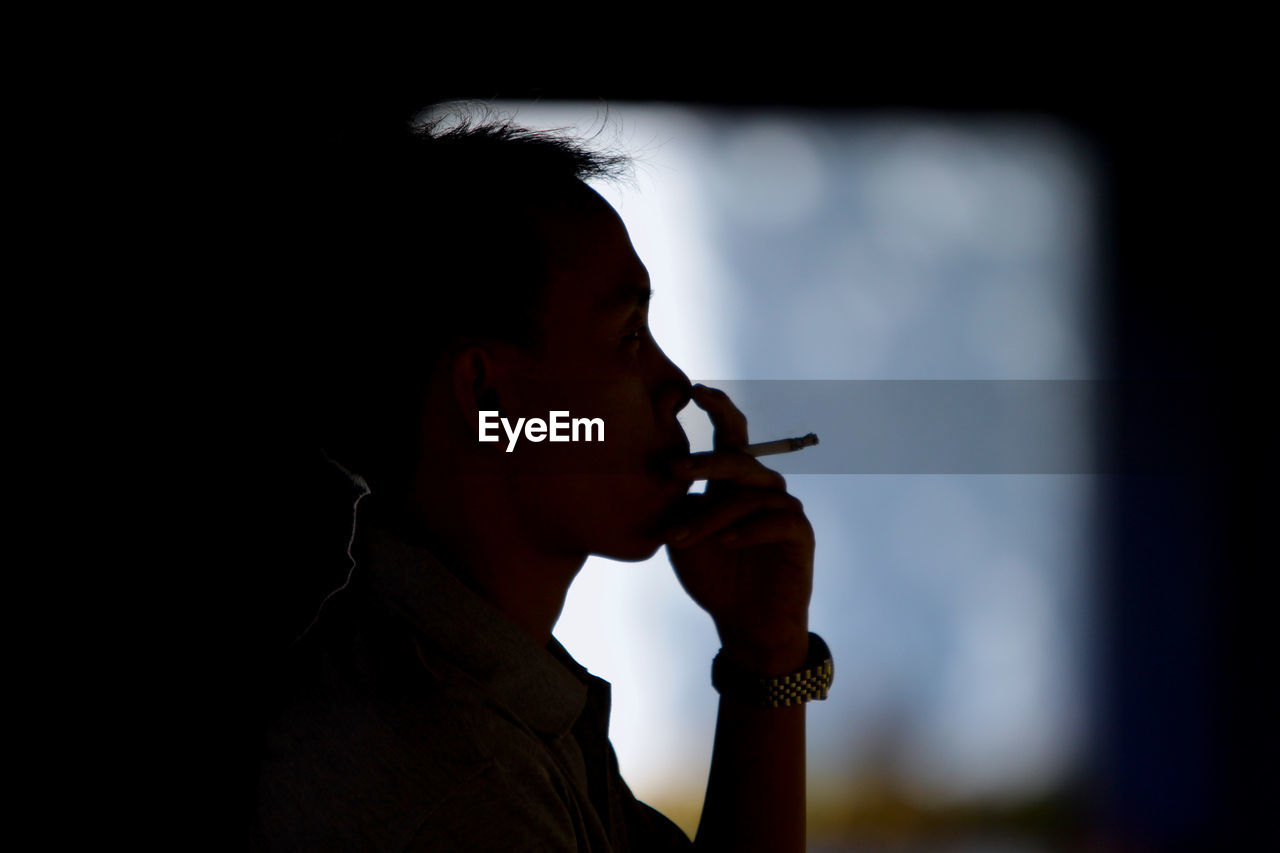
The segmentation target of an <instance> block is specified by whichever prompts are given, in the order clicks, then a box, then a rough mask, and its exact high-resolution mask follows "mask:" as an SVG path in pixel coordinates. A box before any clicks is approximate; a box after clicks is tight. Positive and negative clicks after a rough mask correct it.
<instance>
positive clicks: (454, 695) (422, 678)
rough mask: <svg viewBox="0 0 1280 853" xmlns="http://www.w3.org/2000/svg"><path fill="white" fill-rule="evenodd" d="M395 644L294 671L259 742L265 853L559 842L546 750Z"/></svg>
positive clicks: (359, 639) (303, 654)
mask: <svg viewBox="0 0 1280 853" xmlns="http://www.w3.org/2000/svg"><path fill="white" fill-rule="evenodd" d="M396 640H397V638H395V637H392V636H389V635H387V634H386V632H383V631H372V632H371V631H368V630H361V631H356V632H352V633H350V635H349V636H347V637H344V638H343V640H342V642H334V641H333V640H332V638H331V637H321V638H319V639H318V640H317V642H315V643H313V644H311V645H310V646H308V647H307V648H305V649H303V650H301V651H300V653H299V654H298V655H297V657H296V658H295V659H294V660H293V661H292V663H291V665H290V666H289V668H288V671H287V673H286V674H285V678H286V679H287V684H286V685H285V687H284V688H283V690H282V692H283V699H282V701H281V702H280V704H279V707H278V710H277V713H276V714H275V716H274V719H273V720H272V722H271V723H270V725H269V726H267V728H266V731H265V734H264V737H263V740H262V748H261V753H260V763H259V778H258V828H257V831H258V833H259V835H261V836H264V837H265V838H266V839H268V840H269V841H270V842H271V846H272V849H275V848H277V847H281V848H286V849H287V848H296V849H333V848H357V849H406V848H410V849H411V848H412V845H413V844H414V843H415V842H414V839H421V838H424V837H431V838H439V837H442V834H443V835H444V836H447V835H448V834H449V833H452V832H461V831H463V830H466V831H467V832H468V833H470V834H474V833H475V832H478V831H482V830H484V829H486V828H487V829H489V830H493V831H497V830H498V829H500V828H509V827H510V826H512V825H516V826H522V827H524V830H525V831H527V832H529V833H530V834H531V835H532V837H547V838H552V837H557V833H558V834H560V835H563V834H564V832H565V828H566V827H568V826H571V825H572V818H571V814H570V812H571V797H570V795H569V791H568V789H567V787H566V783H565V780H564V779H563V777H562V775H561V774H560V772H559V770H558V769H557V767H556V765H555V762H554V761H552V760H551V758H550V755H549V753H548V751H547V748H546V745H545V744H543V743H542V742H541V740H540V739H539V738H538V737H537V736H536V735H535V734H533V733H532V732H530V731H528V730H527V729H526V728H524V727H523V726H522V725H521V724H520V723H519V722H518V721H516V720H514V719H512V718H510V717H508V716H507V715H505V714H504V713H503V712H502V710H501V709H500V708H497V707H495V706H494V705H493V704H491V703H490V702H488V701H487V700H486V698H485V696H484V693H483V691H482V690H479V689H476V688H475V686H473V685H470V684H468V683H467V682H466V681H465V680H453V679H446V678H441V677H439V676H438V675H437V674H433V673H432V672H430V671H429V670H428V669H427V668H426V667H424V666H422V665H421V663H420V661H418V660H417V657H416V655H415V653H414V650H413V646H412V643H411V642H409V643H404V642H397V641H396ZM504 831H509V830H504ZM569 832H570V833H571V832H572V830H569ZM570 838H572V834H570ZM507 846H508V847H509V846H510V845H507ZM475 849H486V848H485V847H483V846H479V847H476V848H475ZM499 849H500V848H499Z"/></svg>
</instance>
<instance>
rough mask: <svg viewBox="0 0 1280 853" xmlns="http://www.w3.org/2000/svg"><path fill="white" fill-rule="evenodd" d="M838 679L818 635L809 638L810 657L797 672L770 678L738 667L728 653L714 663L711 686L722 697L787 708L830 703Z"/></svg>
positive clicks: (758, 705) (826, 648)
mask: <svg viewBox="0 0 1280 853" xmlns="http://www.w3.org/2000/svg"><path fill="white" fill-rule="evenodd" d="M834 676H835V664H834V663H833V662H832V660H831V649H829V648H828V647H827V644H826V643H825V642H823V640H822V638H821V637H819V636H818V635H817V634H814V633H810V634H809V657H808V659H807V660H806V661H805V664H804V666H803V667H801V668H800V669H799V670H797V671H796V672H791V673H787V674H786V675H778V676H774V677H772V678H766V677H763V676H760V675H757V674H756V673H752V672H747V671H746V670H743V669H741V668H739V667H736V666H734V665H733V664H732V663H730V662H729V660H728V659H727V658H725V656H724V650H723V649H721V650H720V653H719V654H717V655H716V656H715V659H714V660H712V662H711V684H712V686H713V687H715V689H716V690H717V691H718V692H719V693H720V695H721V696H727V697H729V698H730V699H733V700H734V701H737V702H741V703H743V704H746V705H754V706H756V707H759V708H786V707H789V706H791V705H802V704H804V703H805V702H810V701H813V700H814V699H826V698H827V691H828V690H830V688H831V681H832V679H833V678H834Z"/></svg>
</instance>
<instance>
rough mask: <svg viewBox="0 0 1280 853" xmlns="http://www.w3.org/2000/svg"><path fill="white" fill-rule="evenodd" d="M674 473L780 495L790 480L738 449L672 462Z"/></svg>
mask: <svg viewBox="0 0 1280 853" xmlns="http://www.w3.org/2000/svg"><path fill="white" fill-rule="evenodd" d="M672 470H673V471H674V472H675V473H676V474H678V475H680V476H683V477H688V478H689V479H690V480H712V481H727V482H731V483H735V484H737V485H739V486H745V487H748V488H756V489H772V490H774V491H778V492H785V491H786V490H787V481H786V479H785V478H784V477H783V476H782V475H781V474H779V473H778V472H777V471H774V470H773V469H772V468H766V467H765V466H764V465H762V464H761V463H760V462H759V461H758V460H757V459H756V458H755V457H754V456H748V455H747V454H745V453H742V452H739V451H737V450H725V451H720V450H713V451H710V452H707V453H694V454H693V455H691V456H688V457H686V458H684V459H679V460H677V461H676V462H675V463H673V465H672Z"/></svg>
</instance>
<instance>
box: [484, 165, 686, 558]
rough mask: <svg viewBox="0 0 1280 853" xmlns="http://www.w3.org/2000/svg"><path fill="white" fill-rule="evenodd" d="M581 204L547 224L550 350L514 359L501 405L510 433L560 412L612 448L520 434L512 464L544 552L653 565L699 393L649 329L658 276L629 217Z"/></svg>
mask: <svg viewBox="0 0 1280 853" xmlns="http://www.w3.org/2000/svg"><path fill="white" fill-rule="evenodd" d="M579 196H580V201H575V203H574V204H573V205H572V206H571V208H570V209H569V210H567V211H566V212H564V213H563V214H558V215H555V216H550V217H546V218H544V220H543V227H544V229H545V236H546V237H547V238H548V242H549V244H550V246H551V247H552V251H551V270H552V273H551V280H550V283H549V286H548V288H547V293H546V313H545V316H544V318H543V328H542V331H543V342H544V346H543V349H542V351H541V352H540V353H535V354H530V353H524V352H514V353H510V354H509V357H510V359H511V361H510V362H508V364H509V365H510V366H511V368H512V371H511V373H510V374H509V375H510V377H511V381H509V382H507V383H504V384H505V386H506V387H504V388H503V389H501V392H500V393H501V398H500V399H501V404H502V408H503V415H504V416H505V417H506V418H507V419H508V420H509V421H511V422H512V423H513V425H514V421H515V418H517V417H525V418H541V419H543V420H547V419H548V418H549V413H550V412H552V411H567V412H568V413H569V417H570V418H600V419H601V420H603V421H604V441H603V442H600V441H591V442H587V441H579V442H556V443H553V442H551V441H549V440H543V441H541V442H537V443H535V442H531V441H529V440H528V439H527V438H525V437H524V436H523V435H522V436H521V437H520V439H519V441H518V443H517V444H516V445H515V447H514V449H513V451H512V453H511V454H510V456H512V457H518V458H512V459H511V460H510V461H511V463H512V466H513V468H514V469H515V470H516V471H520V472H526V473H524V474H517V475H516V476H514V477H512V478H511V480H510V482H511V484H512V488H513V495H514V497H515V498H516V500H517V502H518V504H519V507H520V509H521V511H522V514H523V517H525V518H529V519H530V520H531V525H530V528H529V529H530V532H531V533H532V534H533V535H535V536H537V537H539V538H540V539H541V540H542V542H543V543H544V545H545V546H546V547H549V548H552V549H563V550H564V551H565V552H566V553H572V552H574V551H581V550H586V551H587V552H589V553H596V554H602V555H605V556H609V557H614V558H617V559H624V560H637V559H644V558H646V557H649V556H650V555H652V554H653V552H654V551H655V550H657V548H658V547H659V546H660V545H661V542H662V539H661V533H662V531H663V529H664V528H665V527H666V526H667V525H668V524H670V522H671V520H672V513H673V511H674V509H675V507H676V506H677V505H678V503H679V502H680V500H681V498H682V497H683V496H684V495H685V493H686V492H687V490H688V482H687V480H681V479H679V478H676V477H673V476H671V475H670V473H669V470H670V469H669V465H670V462H671V461H672V460H674V459H675V458H678V457H680V456H684V455H687V454H688V452H689V442H688V439H687V438H686V437H685V434H684V430H683V429H682V428H681V426H680V424H679V422H678V421H677V420H676V413H677V412H678V411H679V410H680V409H681V408H683V407H684V405H685V404H686V403H688V402H689V395H690V384H689V379H688V377H687V376H685V374H684V373H683V372H682V371H681V370H680V369H679V368H678V367H676V365H675V364H673V363H672V362H671V360H670V359H668V358H667V357H666V355H664V354H663V352H662V350H661V349H659V348H658V345H657V343H656V342H655V341H654V339H653V336H652V335H651V334H650V332H649V328H648V302H649V294H650V289H649V275H648V271H647V270H646V269H645V267H644V264H643V263H641V261H640V259H639V258H638V257H637V256H636V253H635V250H634V249H633V248H632V246H631V240H630V237H629V236H628V235H627V231H626V228H625V226H623V224H622V221H621V219H619V218H618V215H617V214H616V213H615V212H614V210H613V208H611V207H610V206H609V205H608V204H607V203H606V202H605V201H604V200H603V199H602V198H600V196H599V195H597V194H596V193H595V192H594V191H592V190H590V189H588V188H586V187H585V185H583V186H582V187H581V189H580V192H579ZM580 437H581V435H580ZM592 437H593V438H595V437H596V436H595V434H593V436H592ZM506 446H507V439H506V436H505V433H504V434H503V438H502V444H501V447H502V449H503V450H504V451H505V449H506ZM530 472H531V473H530Z"/></svg>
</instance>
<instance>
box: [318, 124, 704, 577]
mask: <svg viewBox="0 0 1280 853" xmlns="http://www.w3.org/2000/svg"><path fill="white" fill-rule="evenodd" d="M386 149H387V150H385V151H382V152H374V153H377V155H378V156H377V157H376V158H371V159H370V162H369V163H368V167H367V170H366V171H365V172H364V178H365V183H364V184H363V185H359V186H357V187H356V188H355V192H354V193H353V195H354V197H355V198H356V199H359V200H362V201H363V202H364V203H363V204H359V203H357V204H355V205H353V206H352V207H353V209H351V210H349V211H348V212H347V213H346V214H345V215H347V216H349V217H350V222H351V236H350V239H349V240H348V241H347V242H346V244H345V245H342V246H337V247H335V250H336V251H337V252H338V253H339V254H341V255H342V259H343V260H342V263H341V266H342V268H343V269H344V270H349V275H350V276H351V280H350V282H349V285H348V286H346V287H344V288H341V289H339V290H338V291H337V294H338V295H337V296H336V297H335V298H334V299H333V300H332V301H330V302H329V303H327V304H326V305H325V306H324V311H323V315H324V316H325V317H326V318H327V319H326V321H325V322H323V323H322V324H321V328H322V329H323V334H322V335H321V349H323V350H324V357H323V358H322V359H320V361H319V363H320V364H322V365H323V369H322V371H321V372H320V373H319V376H320V377H321V379H322V388H321V392H322V393H321V395H320V396H321V399H322V400H323V401H324V406H323V416H322V417H321V418H320V420H319V422H320V423H321V424H322V425H323V426H322V443H323V445H324V447H325V450H326V452H327V453H328V454H329V455H330V457H331V458H333V459H334V460H335V461H337V462H338V463H339V464H341V465H342V466H343V467H345V468H346V469H347V470H348V471H349V472H351V473H353V474H355V475H358V476H359V477H360V478H362V479H363V480H364V481H365V482H366V483H367V484H368V486H369V487H370V489H371V490H372V491H373V492H374V493H375V494H378V495H381V496H385V497H386V499H387V500H389V501H406V500H411V499H413V498H412V495H413V492H414V491H415V489H417V490H421V489H422V488H423V481H424V480H425V479H429V478H430V477H431V476H432V472H433V471H434V472H438V471H439V469H440V466H442V465H450V464H454V463H461V464H466V465H472V466H475V465H479V466H481V467H484V468H486V469H487V470H504V471H505V470H514V471H522V472H524V473H525V474H529V473H534V474H554V473H585V474H587V476H586V477H585V478H578V479H576V480H572V481H570V480H566V479H564V478H559V479H558V480H557V485H556V488H555V493H556V494H555V495H553V496H550V497H549V496H548V493H547V486H546V484H545V483H542V484H538V483H537V482H536V481H535V480H534V479H532V478H526V479H525V480H521V481H520V482H518V483H516V484H515V485H514V486H512V499H513V500H515V501H516V502H518V503H519V504H521V506H524V505H525V504H527V510H528V514H529V516H530V517H531V518H534V519H537V520H536V523H537V524H538V525H541V528H546V529H548V531H553V530H554V528H555V527H556V526H557V523H558V522H563V521H564V519H563V518H562V516H563V515H564V514H565V513H569V514H573V515H576V516H579V517H582V518H583V519H584V524H580V525H575V526H576V528H577V530H576V532H571V531H567V530H566V531H562V532H563V533H564V536H565V539H566V541H567V540H569V539H574V538H575V537H576V538H578V539H581V538H583V537H587V538H590V534H591V533H592V530H596V531H598V532H599V533H600V536H599V542H597V543H596V544H595V545H593V546H592V550H596V551H598V552H601V553H607V552H614V553H616V554H617V555H618V556H624V557H631V558H635V557H640V556H646V555H647V553H651V552H652V550H654V549H655V548H656V547H657V540H656V539H652V537H648V538H644V539H643V541H632V540H631V539H628V535H629V534H625V533H624V532H622V531H621V530H618V531H615V532H614V533H609V532H608V529H607V528H608V527H609V524H610V523H611V522H610V521H609V519H608V518H607V517H605V514H606V511H607V512H608V513H610V514H611V517H616V516H619V515H621V516H628V515H629V516H631V517H632V519H633V520H632V522H630V523H631V527H632V528H634V527H635V523H634V519H635V518H642V519H643V522H644V525H645V526H647V527H652V526H653V522H654V521H655V519H656V517H657V515H658V514H659V513H660V511H661V510H662V509H663V507H665V506H666V505H667V504H669V503H670V501H671V500H672V496H673V495H677V494H679V495H682V494H683V493H684V491H685V487H684V485H683V484H682V483H680V482H678V481H674V480H668V479H666V478H664V477H662V476H660V475H657V476H655V472H656V471H657V469H658V468H660V467H661V464H662V461H663V460H665V459H669V458H670V457H671V456H673V455H679V454H681V453H683V452H687V442H686V441H685V438H684V434H683V431H682V430H681V429H680V427H679V424H678V423H677V422H676V419H675V414H676V411H678V410H679V409H680V408H681V407H682V406H683V405H684V404H685V403H687V402H688V399H689V382H688V379H687V378H686V377H685V376H684V374H683V373H682V372H680V371H679V369H678V368H676V367H675V365H673V364H672V363H671V362H670V361H669V360H668V359H667V358H666V357H665V355H663V354H662V352H661V350H660V349H659V348H658V347H657V344H656V342H654V341H653V338H652V336H651V335H650V334H649V331H648V327H647V307H648V293H649V281H648V274H647V271H646V270H645V268H644V265H643V264H642V263H641V262H640V260H639V258H638V257H636V255H635V252H634V250H633V249H632V247H631V243H630V239H629V238H628V236H627V233H626V229H625V227H624V226H623V225H622V222H621V220H620V219H619V218H618V216H617V214H616V213H615V212H614V211H613V209H612V208H611V207H610V206H609V205H608V204H607V203H606V202H605V201H604V200H603V199H602V198H601V197H600V196H599V195H598V194H597V193H595V191H594V190H592V189H591V188H590V187H588V186H587V185H586V183H585V182H584V181H585V180H588V179H597V178H613V177H618V176H620V175H622V174H624V173H625V171H626V168H627V166H628V161H627V159H626V158H624V157H621V156H619V155H616V154H601V153H598V152H593V151H592V150H591V149H589V148H587V147H586V146H585V145H584V144H582V143H580V142H579V141H576V140H574V139H572V138H569V137H566V136H563V135H560V134H556V133H548V132H540V131H533V130H528V129H525V128H521V127H519V126H516V125H514V124H512V123H511V122H509V121H501V120H499V121H493V120H489V119H488V118H486V119H485V120H480V121H478V120H475V119H474V118H467V117H466V116H465V115H464V116H459V115H458V114H457V113H456V112H443V113H441V112H437V113H436V114H434V115H430V116H428V118H427V120H426V121H424V122H421V123H420V124H418V125H417V126H416V127H415V128H414V129H413V131H412V132H411V133H406V134H405V136H404V138H403V139H401V140H397V141H395V142H394V144H389V145H387V146H386ZM480 410H494V411H500V412H501V413H502V414H503V415H504V416H505V417H507V418H509V420H510V421H511V422H515V421H516V419H517V418H519V417H538V418H546V417H547V416H548V414H549V412H550V411H555V410H560V411H569V412H571V414H572V416H574V417H590V418H601V419H603V421H604V423H605V439H606V440H605V442H602V443H600V444H599V445H594V446H589V445H587V444H558V445H553V444H551V443H550V442H544V443H541V444H536V443H532V442H529V441H522V442H521V444H520V445H519V446H518V447H517V448H516V452H513V453H510V454H508V453H506V452H505V448H506V446H507V441H506V438H505V436H504V437H503V440H502V441H501V442H499V443H497V444H495V445H483V446H482V445H480V444H478V442H477V441H476V433H477V430H476V422H475V419H476V414H477V412H478V411H480ZM602 474H603V475H610V477H611V479H608V480H606V479H602V478H601V477H600V476H592V475H602ZM615 475H622V479H619V477H618V476H615ZM659 481H660V482H659ZM557 500H562V503H561V504H560V505H559V506H558V508H557V506H556V501H557ZM579 507H582V508H583V509H579ZM592 508H594V509H596V510H599V512H600V513H601V517H599V518H595V519H594V520H593V518H592V515H593V513H592V512H591V511H589V510H591V509H592ZM548 512H549V513H550V514H549V515H548ZM584 512H585V513H586V515H585V516H584V515H583V513H584ZM613 523H614V524H616V523H617V522H613ZM541 528H540V529H541ZM549 535H551V534H550V533H549ZM632 539H634V537H632ZM651 539H652V541H650V540H651ZM624 540H626V541H624ZM646 552H647V553H646Z"/></svg>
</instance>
